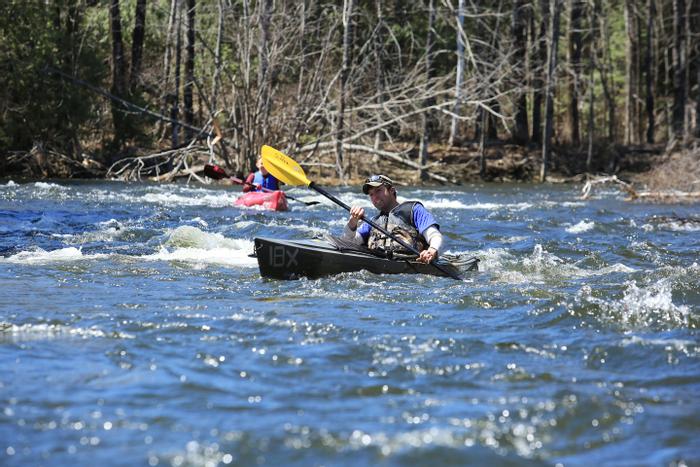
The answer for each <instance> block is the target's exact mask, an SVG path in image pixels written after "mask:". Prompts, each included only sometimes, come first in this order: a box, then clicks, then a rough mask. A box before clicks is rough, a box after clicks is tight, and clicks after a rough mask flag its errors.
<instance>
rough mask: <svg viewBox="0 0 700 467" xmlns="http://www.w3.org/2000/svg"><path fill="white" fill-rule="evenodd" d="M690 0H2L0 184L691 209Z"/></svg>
mask: <svg viewBox="0 0 700 467" xmlns="http://www.w3.org/2000/svg"><path fill="white" fill-rule="evenodd" d="M699 28H700V2H687V1H686V0H648V1H646V2H630V1H625V2H622V1H618V0H596V1H595V2H585V1H583V0H567V1H564V0H529V1H528V0H517V1H514V2H511V3H510V4H508V5H504V4H503V3H502V2H491V1H485V2H478V4H474V3H473V2H472V3H471V4H467V2H465V1H463V0H450V1H442V2H438V1H435V0H421V1H418V2H393V1H388V0H377V1H376V2H369V3H363V2H357V1H356V0H342V1H334V2H330V1H324V0H304V1H301V2H283V1H282V2H270V1H262V2H251V1H243V2H218V3H217V2H202V1H201V0H154V1H152V2H147V1H146V0H109V1H106V2H95V1H93V0H88V1H85V0H61V1H58V0H47V1H45V2H23V1H20V0H9V1H7V2H2V3H1V4H0V33H2V38H3V48H2V49H1V50H0V80H1V82H0V84H1V85H2V86H0V177H2V178H7V177H22V178H24V179H45V178H106V179H118V180H125V181H135V180H149V181H154V182H171V181H175V180H180V179H183V178H185V179H196V180H199V181H202V182H205V183H206V182H208V180H205V177H204V175H203V173H202V171H203V168H204V164H206V163H215V164H218V165H221V166H222V167H225V168H226V171H227V172H228V173H231V174H234V175H236V176H238V177H241V178H243V177H245V175H247V173H248V172H249V171H250V170H251V169H252V168H253V167H254V163H255V160H256V158H257V156H258V152H259V150H260V147H261V146H262V145H263V144H268V145H271V146H273V147H275V148H277V149H279V150H281V151H283V152H284V153H286V154H288V155H290V156H292V157H293V158H294V159H295V160H297V161H298V162H299V163H300V164H301V165H302V166H303V167H304V168H305V169H306V170H307V171H308V172H309V174H310V175H311V176H312V177H313V178H314V180H316V181H318V182H319V183H320V184H324V185H329V186H333V185H345V184H358V183H361V181H362V180H363V179H364V178H365V177H366V176H367V175H369V174H370V173H377V172H384V173H387V174H391V176H392V177H393V178H395V179H396V180H397V181H398V182H399V183H404V184H411V185H415V184H418V185H456V184H461V183H467V182H475V181H480V182H482V181H483V182H544V181H547V182H550V183H558V182H575V183H581V184H582V185H583V186H584V189H583V190H584V196H585V195H590V194H591V193H592V192H593V191H594V190H595V189H596V187H598V186H600V185H602V184H611V183H612V184H616V185H617V186H619V187H620V188H621V189H622V190H624V191H625V192H626V193H627V194H628V195H629V197H630V199H643V200H654V201H658V202H683V201H691V202H693V201H697V200H698V199H700V196H698V193H700V173H699V170H700V169H698V167H699V166H700V150H699V149H698V147H699V146H700V142H699V141H700V29H699Z"/></svg>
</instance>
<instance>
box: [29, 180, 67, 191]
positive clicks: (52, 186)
mask: <svg viewBox="0 0 700 467" xmlns="http://www.w3.org/2000/svg"><path fill="white" fill-rule="evenodd" d="M34 186H35V187H36V188H39V189H41V190H61V191H65V190H67V189H68V187H65V186H61V185H57V184H55V183H46V182H36V183H34Z"/></svg>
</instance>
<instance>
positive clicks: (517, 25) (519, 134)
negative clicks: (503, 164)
mask: <svg viewBox="0 0 700 467" xmlns="http://www.w3.org/2000/svg"><path fill="white" fill-rule="evenodd" d="M526 29H527V19H526V5H525V1H524V0H516V1H515V4H514V5H513V27H512V35H513V46H514V52H513V62H514V63H513V69H514V73H513V75H514V76H513V78H514V86H515V87H516V98H515V99H516V102H515V131H514V132H513V137H514V140H515V142H516V143H518V144H525V143H527V140H528V124H527V94H526V92H525V90H524V89H522V87H524V83H525V76H526V73H525V57H526V51H525V45H526V42H527V40H526ZM518 87H520V88H521V89H519V90H518V89H517V88H518Z"/></svg>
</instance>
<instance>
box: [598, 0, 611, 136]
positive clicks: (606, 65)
mask: <svg viewBox="0 0 700 467" xmlns="http://www.w3.org/2000/svg"><path fill="white" fill-rule="evenodd" d="M602 1H604V0H595V9H594V16H595V17H596V18H598V21H599V24H600V35H599V39H600V40H599V41H598V49H599V50H600V54H601V60H600V62H599V63H598V72H599V74H600V84H601V85H602V87H603V95H604V96H605V108H606V111H607V115H608V118H607V127H608V128H607V129H608V131H607V137H608V142H610V143H614V142H615V111H616V107H615V96H614V95H613V92H614V90H613V89H611V87H612V84H611V83H610V81H611V80H609V73H610V70H611V69H612V63H611V61H612V60H611V58H610V40H609V36H610V34H609V31H608V23H607V20H606V15H605V14H603V12H602V11H601V10H602V6H601V2H602Z"/></svg>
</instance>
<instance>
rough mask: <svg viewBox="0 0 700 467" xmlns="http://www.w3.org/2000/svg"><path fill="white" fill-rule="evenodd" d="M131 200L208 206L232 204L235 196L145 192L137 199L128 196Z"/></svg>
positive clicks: (174, 204)
mask: <svg viewBox="0 0 700 467" xmlns="http://www.w3.org/2000/svg"><path fill="white" fill-rule="evenodd" d="M130 200H131V201H133V202H138V201H144V202H146V203H152V204H161V205H165V206H209V207H225V206H233V202H234V201H235V200H236V196H234V195H230V194H201V193H200V194H199V196H192V195H184V194H182V195H181V194H175V193H146V194H145V195H143V196H142V197H140V198H138V199H134V198H133V197H130Z"/></svg>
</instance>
